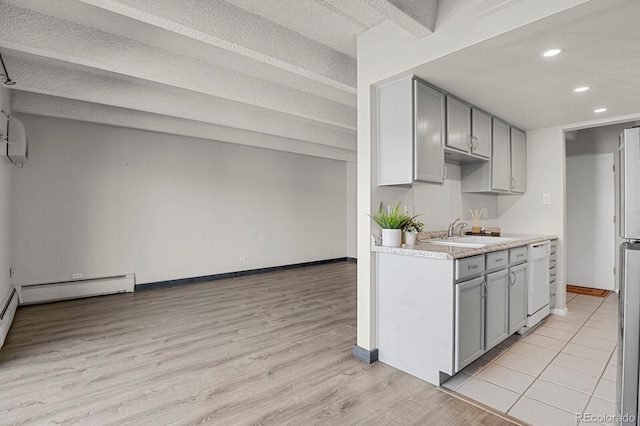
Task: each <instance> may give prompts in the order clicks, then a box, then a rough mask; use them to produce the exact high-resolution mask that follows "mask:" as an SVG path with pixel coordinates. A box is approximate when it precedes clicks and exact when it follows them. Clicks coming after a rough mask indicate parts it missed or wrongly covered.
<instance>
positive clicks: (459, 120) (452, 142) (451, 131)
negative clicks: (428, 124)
mask: <svg viewBox="0 0 640 426" xmlns="http://www.w3.org/2000/svg"><path fill="white" fill-rule="evenodd" d="M447 146H448V147H449V148H455V149H459V150H460V151H464V152H470V151H471V107H470V106H469V105H466V104H464V103H462V102H461V101H459V100H457V99H455V98H452V97H451V96H447Z"/></svg>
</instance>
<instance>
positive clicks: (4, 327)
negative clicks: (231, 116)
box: [0, 287, 18, 348]
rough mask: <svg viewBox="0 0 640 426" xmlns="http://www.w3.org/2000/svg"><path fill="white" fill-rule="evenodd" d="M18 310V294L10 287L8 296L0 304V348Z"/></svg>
mask: <svg viewBox="0 0 640 426" xmlns="http://www.w3.org/2000/svg"><path fill="white" fill-rule="evenodd" d="M17 309H18V293H17V292H16V290H15V288H13V287H11V289H10V290H9V294H7V295H6V297H5V298H4V299H3V300H2V302H0V348H1V347H2V345H4V340H5V339H6V338H7V334H9V328H10V327H11V323H12V322H13V317H14V315H15V313H16V310H17Z"/></svg>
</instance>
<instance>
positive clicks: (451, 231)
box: [448, 218, 467, 238]
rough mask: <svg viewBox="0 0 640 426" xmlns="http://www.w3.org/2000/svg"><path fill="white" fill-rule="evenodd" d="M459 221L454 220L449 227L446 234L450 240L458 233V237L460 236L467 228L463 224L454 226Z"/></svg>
mask: <svg viewBox="0 0 640 426" xmlns="http://www.w3.org/2000/svg"><path fill="white" fill-rule="evenodd" d="M459 220H460V218H458V219H456V220H454V221H453V222H452V223H451V224H450V225H449V232H448V238H452V237H453V236H454V235H455V234H456V232H459V235H460V236H462V233H463V232H464V230H465V229H466V228H467V224H466V223H464V222H461V223H458V225H456V223H457V222H458V221H459Z"/></svg>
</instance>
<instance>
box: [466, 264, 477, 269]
mask: <svg viewBox="0 0 640 426" xmlns="http://www.w3.org/2000/svg"><path fill="white" fill-rule="evenodd" d="M467 269H478V265H469V266H467Z"/></svg>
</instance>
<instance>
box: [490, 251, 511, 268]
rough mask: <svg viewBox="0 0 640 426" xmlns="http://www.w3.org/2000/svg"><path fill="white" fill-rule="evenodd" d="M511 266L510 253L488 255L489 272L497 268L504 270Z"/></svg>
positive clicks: (498, 252) (501, 252)
mask: <svg viewBox="0 0 640 426" xmlns="http://www.w3.org/2000/svg"><path fill="white" fill-rule="evenodd" d="M508 264H509V251H508V250H500V251H495V252H493V253H487V271H490V270H492V269H496V268H502V267H505V266H507V265H508Z"/></svg>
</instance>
